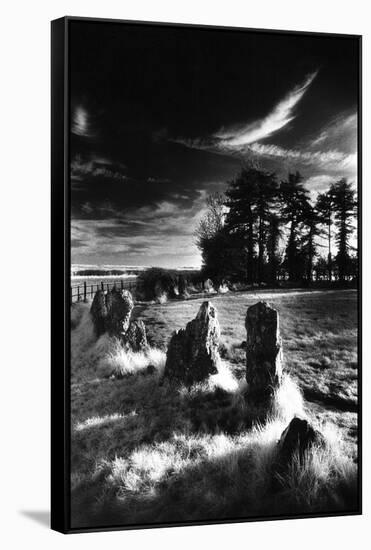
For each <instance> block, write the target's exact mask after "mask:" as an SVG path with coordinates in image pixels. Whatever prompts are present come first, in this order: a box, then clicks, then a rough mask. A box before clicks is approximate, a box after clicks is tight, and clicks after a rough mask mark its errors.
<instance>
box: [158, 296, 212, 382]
mask: <svg viewBox="0 0 371 550" xmlns="http://www.w3.org/2000/svg"><path fill="white" fill-rule="evenodd" d="M219 338H220V327H219V322H218V319H217V313H216V309H215V308H214V306H213V305H212V304H211V303H210V302H204V303H203V304H202V305H201V307H200V309H199V311H198V313H197V316H196V318H195V319H193V320H192V321H190V322H189V323H187V326H186V328H185V329H180V330H178V331H176V332H174V333H173V335H172V337H171V339H170V342H169V347H168V350H167V355H166V364H165V371H164V376H165V377H166V378H168V379H172V380H178V381H180V382H184V383H185V384H187V385H191V384H192V383H194V382H201V381H202V380H205V379H206V378H207V377H208V376H209V375H210V374H216V373H217V372H218V364H219V361H220V357H219V352H218V348H219Z"/></svg>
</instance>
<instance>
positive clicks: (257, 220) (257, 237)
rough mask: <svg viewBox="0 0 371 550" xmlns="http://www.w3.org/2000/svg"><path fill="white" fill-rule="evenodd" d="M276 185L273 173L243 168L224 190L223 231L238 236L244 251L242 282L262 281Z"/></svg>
mask: <svg viewBox="0 0 371 550" xmlns="http://www.w3.org/2000/svg"><path fill="white" fill-rule="evenodd" d="M277 187H278V186H277V183H276V179H275V176H274V174H271V173H268V172H264V171H262V170H259V169H258V168H255V167H247V168H246V167H245V168H243V169H242V170H241V172H240V174H239V175H238V176H237V177H236V178H235V179H234V180H233V181H232V182H230V184H229V187H228V189H227V191H226V196H227V201H226V203H225V204H226V206H227V207H228V208H229V212H228V214H227V216H226V221H225V224H226V229H227V231H229V233H230V234H231V235H234V236H235V237H236V236H238V237H239V239H240V242H241V244H242V246H243V247H244V249H245V251H246V260H247V265H246V279H247V282H249V283H253V282H255V281H256V280H258V281H259V282H261V281H262V280H263V278H264V261H265V254H266V243H267V229H268V226H269V218H270V215H271V209H272V205H273V201H274V198H275V196H276V195H277Z"/></svg>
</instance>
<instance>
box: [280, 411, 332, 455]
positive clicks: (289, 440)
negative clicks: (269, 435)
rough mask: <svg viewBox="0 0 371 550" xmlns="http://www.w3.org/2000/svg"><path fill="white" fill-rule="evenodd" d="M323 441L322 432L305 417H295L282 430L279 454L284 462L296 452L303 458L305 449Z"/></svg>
mask: <svg viewBox="0 0 371 550" xmlns="http://www.w3.org/2000/svg"><path fill="white" fill-rule="evenodd" d="M322 442H323V436H322V434H321V433H320V432H319V431H318V430H316V429H315V428H313V426H311V424H309V422H308V421H307V420H305V419H302V418H298V417H297V416H296V417H294V418H293V419H292V420H291V422H290V424H289V425H288V426H287V428H286V429H285V430H284V431H283V432H282V434H281V437H280V440H279V442H278V449H279V450H278V455H279V459H280V461H282V462H288V461H289V460H290V459H291V458H292V456H293V454H294V453H295V452H298V454H299V457H300V458H303V456H304V454H305V451H307V449H309V447H310V446H311V445H313V444H320V443H322Z"/></svg>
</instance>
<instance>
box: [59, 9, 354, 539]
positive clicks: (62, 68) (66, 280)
mask: <svg viewBox="0 0 371 550" xmlns="http://www.w3.org/2000/svg"><path fill="white" fill-rule="evenodd" d="M76 21H78V22H95V23H99V24H101V25H110V24H112V23H115V24H120V25H122V27H123V31H124V29H125V27H127V26H131V25H141V26H142V27H143V30H145V29H146V28H148V27H154V26H156V27H158V28H161V27H173V28H183V29H199V30H200V31H201V30H202V29H205V30H214V31H215V32H220V33H222V32H223V31H234V32H236V33H237V32H254V33H262V34H264V33H266V34H275V35H278V36H279V35H289V34H290V35H308V36H313V37H315V36H318V37H320V36H326V37H334V38H335V37H337V38H344V39H353V40H354V41H356V43H357V47H358V60H359V66H358V110H357V112H358V120H357V126H358V130H357V131H358V168H357V171H358V203H359V205H362V37H361V36H359V35H343V34H336V33H313V32H303V31H300V32H299V31H284V30H264V29H249V28H237V27H215V26H208V25H184V24H177V23H159V22H142V21H125V20H114V19H103V18H85V17H70V16H67V17H62V18H60V19H56V20H54V21H52V22H51V283H52V284H51V528H52V529H54V530H56V531H59V532H61V533H80V532H91V531H93V532H95V531H111V530H127V529H148V528H158V527H176V526H187V525H205V524H223V523H235V522H251V521H268V520H269V521H271V520H282V519H298V518H305V517H330V516H342V515H359V514H362V357H361V350H362V275H361V274H362V261H361V254H360V253H359V256H358V272H359V279H358V373H359V376H358V410H357V413H358V467H359V468H358V508H357V510H355V511H354V510H353V511H349V512H332V513H323V514H322V513H310V514H297V515H279V516H277V515H276V516H269V517H268V516H264V517H251V518H244V519H241V518H236V519H228V520H224V519H221V520H215V521H214V520H213V521H209V520H207V521H203V520H200V521H192V522H169V523H159V524H154V523H151V524H133V525H111V526H109V527H107V526H99V525H97V526H92V527H89V528H74V527H71V517H70V516H71V506H70V504H71V502H70V499H71V492H70V471H71V467H70V462H71V461H70V451H71V449H70V439H71V426H70V314H69V306H70V284H71V278H70V277H71V272H70V265H71V251H70V247H71V235H70V220H71V217H70V208H71V194H70V153H69V131H70V99H71V97H70V71H69V60H70V56H71V50H70V42H69V38H70V28H71V24H73V22H76ZM357 216H358V250H359V251H361V250H362V209H361V207H360V208H359V209H358V213H357ZM61 289H63V290H61Z"/></svg>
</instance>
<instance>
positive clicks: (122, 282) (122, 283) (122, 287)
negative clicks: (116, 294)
mask: <svg viewBox="0 0 371 550" xmlns="http://www.w3.org/2000/svg"><path fill="white" fill-rule="evenodd" d="M121 290H124V279H121Z"/></svg>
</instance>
